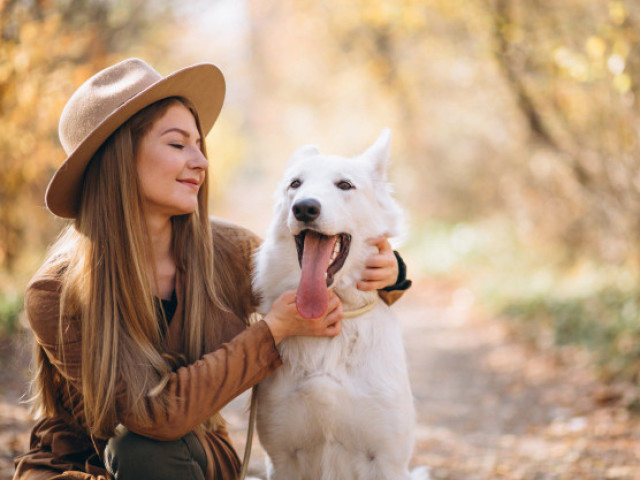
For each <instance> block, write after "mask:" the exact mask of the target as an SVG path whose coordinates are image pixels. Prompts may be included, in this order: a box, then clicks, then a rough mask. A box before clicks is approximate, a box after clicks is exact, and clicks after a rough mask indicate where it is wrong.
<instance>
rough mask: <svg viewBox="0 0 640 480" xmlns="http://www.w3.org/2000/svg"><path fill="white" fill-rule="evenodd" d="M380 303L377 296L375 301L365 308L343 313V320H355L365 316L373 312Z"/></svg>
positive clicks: (367, 304)
mask: <svg viewBox="0 0 640 480" xmlns="http://www.w3.org/2000/svg"><path fill="white" fill-rule="evenodd" d="M377 303H378V296H377V295H376V296H375V297H374V298H373V300H372V301H371V302H369V303H366V304H365V305H364V306H362V307H360V308H356V309H355V310H347V311H345V312H343V313H342V318H355V317H359V316H360V315H364V314H365V313H367V312H370V311H371V310H373V307H375V306H376V304H377Z"/></svg>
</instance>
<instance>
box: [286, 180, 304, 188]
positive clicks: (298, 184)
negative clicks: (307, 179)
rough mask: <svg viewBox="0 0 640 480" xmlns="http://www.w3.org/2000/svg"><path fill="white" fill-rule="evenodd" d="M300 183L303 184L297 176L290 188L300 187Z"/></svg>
mask: <svg viewBox="0 0 640 480" xmlns="http://www.w3.org/2000/svg"><path fill="white" fill-rule="evenodd" d="M300 185H302V182H301V181H300V180H299V179H297V178H296V179H295V180H294V181H293V182H291V183H290V184H289V188H298V187H299V186H300Z"/></svg>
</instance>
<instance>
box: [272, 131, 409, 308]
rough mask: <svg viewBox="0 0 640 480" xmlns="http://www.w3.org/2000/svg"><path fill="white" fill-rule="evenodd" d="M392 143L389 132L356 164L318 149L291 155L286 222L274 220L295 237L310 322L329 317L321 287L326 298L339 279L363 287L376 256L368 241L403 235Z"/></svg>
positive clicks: (282, 201) (283, 210) (302, 303)
mask: <svg viewBox="0 0 640 480" xmlns="http://www.w3.org/2000/svg"><path fill="white" fill-rule="evenodd" d="M390 142H391V132H390V131H389V129H385V130H383V131H382V133H381V135H380V137H379V138H378V139H377V140H376V141H375V143H374V144H373V145H371V146H370V147H369V148H368V149H367V150H366V151H365V152H363V153H362V154H360V155H358V156H356V157H353V158H345V157H340V156H335V155H322V154H321V153H320V152H319V151H318V149H317V148H316V147H314V146H306V147H303V148H301V149H299V150H298V151H296V152H295V153H294V154H293V156H292V157H291V159H290V161H289V164H288V165H287V168H286V171H285V174H284V177H283V181H282V182H281V184H280V187H279V189H278V192H277V198H278V200H279V202H278V206H277V207H276V212H278V215H279V218H276V219H274V222H275V223H277V224H278V225H279V226H280V227H281V228H280V234H285V235H290V236H291V237H292V238H294V239H295V245H296V250H297V257H298V264H299V266H300V268H301V278H300V284H299V286H298V298H299V305H298V308H299V310H300V313H301V314H302V315H303V316H308V317H315V316H318V315H319V314H321V313H323V312H324V307H325V306H326V305H325V304H324V303H323V301H319V302H317V301H315V299H316V298H321V299H322V298H324V297H326V293H324V294H323V292H322V291H321V287H323V288H324V291H325V292H326V288H328V287H331V286H333V285H334V283H335V282H337V281H338V280H339V279H342V280H343V282H342V283H350V284H353V285H355V282H356V281H358V280H359V276H360V274H361V272H362V269H363V268H364V261H365V259H366V257H367V256H368V255H369V254H371V253H372V247H371V246H369V245H367V243H366V240H367V239H369V238H372V237H376V236H379V235H383V234H384V235H388V236H390V237H394V236H397V235H398V234H399V233H400V232H399V229H400V227H401V223H402V212H401V210H400V208H399V207H398V205H397V204H396V202H395V201H394V199H393V198H392V196H391V188H390V185H389V184H388V183H387V181H386V170H387V164H388V161H389V153H390ZM284 226H286V228H282V227H284ZM305 299H307V300H308V301H307V300H305Z"/></svg>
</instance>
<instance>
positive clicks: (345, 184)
mask: <svg viewBox="0 0 640 480" xmlns="http://www.w3.org/2000/svg"><path fill="white" fill-rule="evenodd" d="M336 187H338V188H339V189H340V190H351V189H352V188H355V187H354V186H353V184H352V183H351V182H347V181H346V180H340V181H339V182H338V183H336Z"/></svg>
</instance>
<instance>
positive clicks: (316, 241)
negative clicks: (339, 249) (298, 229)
mask: <svg viewBox="0 0 640 480" xmlns="http://www.w3.org/2000/svg"><path fill="white" fill-rule="evenodd" d="M336 238H337V237H335V236H334V237H327V236H324V235H320V234H318V233H315V232H312V231H309V232H307V234H306V236H305V239H304V250H303V253H302V276H301V278H300V285H299V286H298V291H297V294H296V307H297V309H298V312H299V313H300V315H302V316H303V317H304V318H318V317H320V316H321V315H322V314H323V313H324V312H325V311H326V310H327V305H328V304H329V297H328V291H327V280H326V278H325V273H326V272H327V268H329V262H330V260H331V254H332V253H333V247H334V245H335V243H336Z"/></svg>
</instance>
